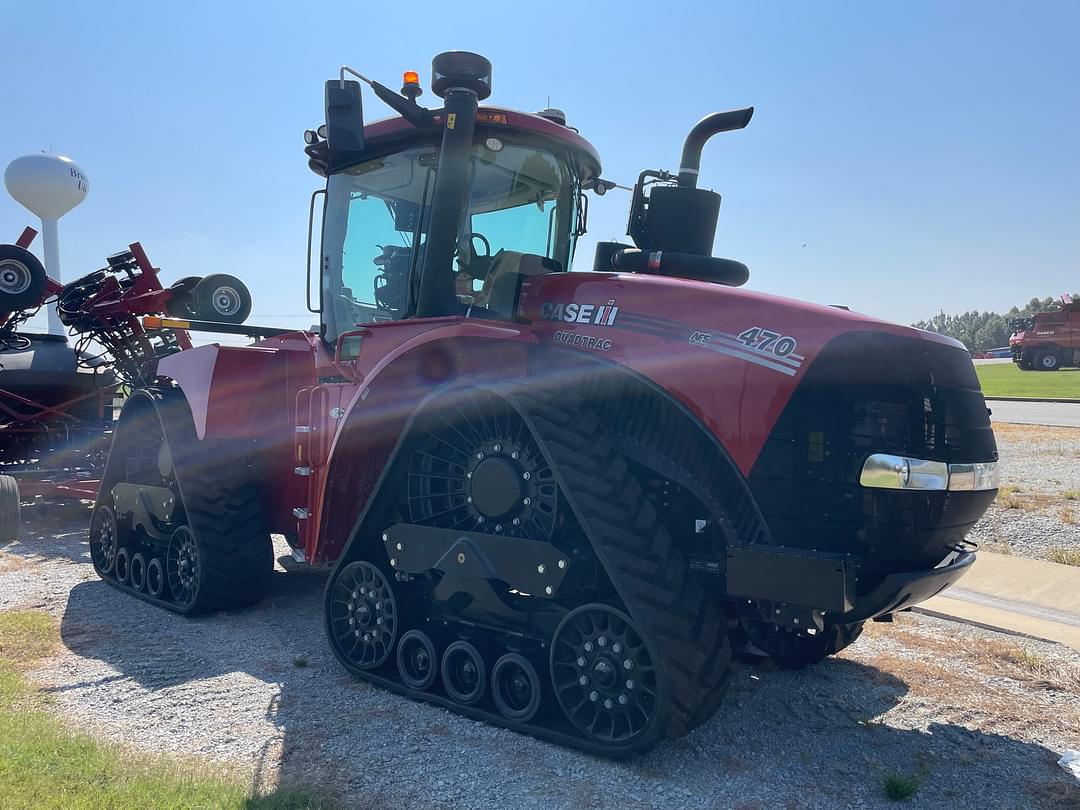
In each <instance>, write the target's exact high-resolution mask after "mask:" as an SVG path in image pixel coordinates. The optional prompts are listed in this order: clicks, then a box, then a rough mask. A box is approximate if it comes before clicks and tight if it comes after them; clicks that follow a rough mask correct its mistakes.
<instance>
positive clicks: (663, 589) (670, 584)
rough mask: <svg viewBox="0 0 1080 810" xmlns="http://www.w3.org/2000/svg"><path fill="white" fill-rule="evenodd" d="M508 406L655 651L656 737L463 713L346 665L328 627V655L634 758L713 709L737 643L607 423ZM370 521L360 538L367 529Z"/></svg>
mask: <svg viewBox="0 0 1080 810" xmlns="http://www.w3.org/2000/svg"><path fill="white" fill-rule="evenodd" d="M511 400H512V402H513V404H514V405H515V407H516V408H517V409H518V411H519V412H520V413H521V415H522V417H523V418H524V419H525V421H526V424H527V425H528V426H529V428H530V430H531V431H532V432H533V435H534V436H535V437H536V438H537V441H538V443H539V445H540V447H541V449H542V450H543V452H544V453H545V455H546V456H547V457H548V460H549V462H550V463H551V464H552V468H553V469H554V471H555V475H556V477H557V479H558V482H559V486H560V488H561V490H562V492H563V493H564V495H565V496H566V498H567V500H568V501H569V502H570V505H571V508H572V509H573V510H574V512H575V514H576V515H577V516H578V518H579V520H580V523H581V525H582V527H583V529H584V530H585V533H586V535H587V536H588V539H589V540H590V542H591V544H592V546H593V549H594V551H595V553H596V555H597V557H598V558H599V559H600V561H601V563H602V564H603V565H604V567H605V569H606V573H607V575H608V577H609V578H610V579H611V581H612V583H613V585H614V586H615V588H616V591H617V593H618V595H619V597H620V599H621V601H622V602H623V604H624V606H625V608H626V610H627V612H628V613H629V614H630V616H631V617H632V618H633V620H634V623H635V624H636V625H637V630H638V631H639V632H640V633H642V635H643V636H645V637H646V639H647V641H648V644H649V646H650V648H651V649H653V650H655V651H657V653H658V658H659V660H658V662H657V664H658V667H659V668H661V669H662V670H663V672H664V675H665V677H666V679H667V687H668V688H667V696H668V699H667V705H666V707H665V708H664V710H663V711H664V712H665V714H666V717H663V718H661V723H660V724H659V725H658V729H657V732H658V733H656V734H653V735H650V736H649V737H647V738H644V739H641V740H640V741H635V742H633V743H630V744H628V745H622V746H616V745H607V744H603V743H598V742H596V741H595V740H592V739H586V738H584V737H583V736H580V735H578V734H576V733H567V732H566V731H563V730H561V729H559V728H548V727H545V726H542V725H538V724H537V723H538V722H540V721H543V719H544V712H543V711H541V713H540V714H538V715H537V716H536V717H535V718H534V719H533V721H532V722H529V723H519V722H515V721H512V720H509V719H507V718H505V717H503V716H502V715H500V714H496V713H494V712H490V711H486V710H484V709H482V708H478V707H475V706H463V705H461V704H459V703H456V702H454V701H452V700H450V699H448V698H446V697H444V696H443V695H441V694H436V693H433V692H430V691H417V690H414V689H410V688H408V687H406V686H404V685H403V684H402V683H401V682H400V681H399V680H397V678H396V676H395V677H394V678H388V677H384V676H382V675H378V674H375V673H374V672H371V671H362V670H358V669H357V668H355V667H352V666H350V662H349V661H348V660H346V659H345V658H344V656H342V655H341V654H340V652H339V651H338V649H337V647H336V645H335V644H334V643H333V641H332V633H330V632H329V627H328V636H329V637H331V648H332V649H333V650H334V653H335V655H336V656H337V657H338V659H339V660H340V661H341V663H342V664H343V665H344V666H345V667H346V668H347V669H348V670H349V671H350V672H352V673H353V674H354V675H356V676H357V677H359V678H361V679H363V680H366V681H370V682H372V683H375V684H377V685H379V686H382V687H383V688H386V689H390V690H392V691H394V692H397V693H398V694H402V695H406V696H408V697H411V698H414V699H416V700H422V701H425V702H427V703H432V704H435V705H437V706H442V707H444V708H447V709H450V710H452V711H455V712H458V713H459V714H463V715H465V716H467V717H470V718H473V719H476V720H483V721H485V722H488V723H490V724H492V725H496V726H502V727H504V728H509V729H512V730H514V731H517V732H519V733H523V734H528V735H530V736H534V737H539V738H541V739H545V740H550V741H552V742H555V743H558V744H560V745H564V746H568V747H573V748H577V749H580V750H583V751H586V752H588V753H590V754H594V755H597V756H603V757H608V758H615V759H621V758H626V757H630V756H633V755H635V754H638V753H641V752H642V751H644V750H646V749H648V748H649V747H651V746H652V745H655V744H656V743H657V742H659V740H660V739H662V737H663V736H667V737H677V736H681V735H683V734H685V733H687V732H688V731H689V730H691V729H693V728H694V727H696V726H698V725H700V724H701V723H703V722H704V721H706V720H708V719H709V718H710V717H711V716H712V715H713V714H714V713H715V712H716V709H717V707H718V706H719V704H720V701H721V699H722V697H723V693H724V690H725V687H726V685H727V681H728V677H729V675H730V672H731V644H730V641H729V638H728V628H727V622H726V619H725V616H724V613H723V611H722V609H721V607H720V606H719V605H718V604H716V603H715V602H713V601H710V600H708V599H706V597H705V593H704V591H703V589H702V588H701V586H700V584H699V583H698V582H697V580H696V578H695V577H694V576H693V575H692V573H691V571H690V568H689V564H688V562H687V560H686V558H685V556H684V555H683V553H682V552H681V551H680V550H679V548H678V547H677V545H676V544H675V542H674V541H673V539H672V537H671V535H670V534H669V533H668V531H667V529H666V527H665V526H664V524H663V521H661V520H660V516H659V515H658V514H657V512H656V511H655V509H654V508H653V506H652V504H651V503H650V501H649V499H648V498H647V496H646V493H645V491H644V489H643V487H642V485H641V483H640V482H639V481H638V479H637V477H636V476H635V475H634V473H633V471H632V470H631V468H630V466H629V465H628V464H627V462H626V460H625V458H624V457H623V456H622V454H621V453H620V452H619V450H618V447H617V443H616V441H615V440H614V439H613V438H612V437H611V436H610V435H608V434H607V433H606V431H605V430H604V427H603V420H602V418H601V417H600V416H599V415H598V414H597V413H596V411H595V410H594V409H593V408H592V407H591V406H590V405H589V404H588V402H587V401H584V400H581V399H574V398H573V397H572V396H568V395H566V394H565V393H562V394H559V395H558V396H557V398H556V397H555V396H554V395H552V396H544V395H543V394H528V395H522V394H521V392H520V391H515V392H514V395H513V396H512V397H511ZM395 462H398V463H400V459H398V458H396V457H395V458H392V460H391V462H390V463H391V464H393V463H395ZM383 480H384V481H386V480H392V476H385V475H384V479H383ZM373 500H376V499H375V498H373ZM364 523H366V521H362V522H361V527H360V531H361V532H362V533H363V532H364V531H365V529H366V528H367V527H366V526H364V525H363V524H364ZM352 557H353V555H349V554H348V552H347V550H346V554H344V555H343V557H342V560H341V561H340V562H339V567H338V569H337V571H335V576H332V577H331V579H330V581H329V582H328V583H327V590H326V593H327V605H329V596H330V594H331V593H332V591H333V586H334V582H335V580H336V574H337V572H338V571H340V570H341V569H342V568H343V567H344V565H345V563H347V562H349V561H351V559H352ZM421 629H423V628H421ZM549 641H550V640H549Z"/></svg>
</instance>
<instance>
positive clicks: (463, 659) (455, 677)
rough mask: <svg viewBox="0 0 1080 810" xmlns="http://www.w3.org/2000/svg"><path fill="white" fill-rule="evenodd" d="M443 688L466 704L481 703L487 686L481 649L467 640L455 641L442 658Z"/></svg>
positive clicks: (452, 696)
mask: <svg viewBox="0 0 1080 810" xmlns="http://www.w3.org/2000/svg"><path fill="white" fill-rule="evenodd" d="M442 679H443V688H444V689H445V690H446V694H448V695H449V696H450V697H451V698H453V699H454V700H456V701H457V702H458V703H461V704H462V705H464V706H471V705H473V704H474V703H479V702H480V698H482V697H483V696H484V689H485V688H486V687H487V667H485V666H484V659H483V658H482V657H481V655H480V651H479V650H478V649H476V647H474V646H473V645H472V644H470V643H469V642H467V641H455V642H454V643H453V644H451V645H450V646H449V647H447V648H446V652H444V653H443V659H442Z"/></svg>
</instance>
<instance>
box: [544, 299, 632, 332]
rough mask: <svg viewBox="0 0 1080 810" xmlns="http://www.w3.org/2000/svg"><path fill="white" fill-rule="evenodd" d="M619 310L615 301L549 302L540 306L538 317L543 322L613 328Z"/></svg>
mask: <svg viewBox="0 0 1080 810" xmlns="http://www.w3.org/2000/svg"><path fill="white" fill-rule="evenodd" d="M618 314H619V308H618V307H617V306H615V299H614V298H612V299H610V300H609V301H608V302H607V303H606V304H603V305H601V306H598V305H596V304H579V303H577V302H576V301H575V302H572V303H569V304H561V303H559V304H557V303H552V302H550V301H548V302H545V303H544V304H541V305H540V317H541V318H543V319H544V320H545V321H565V322H566V323H591V324H595V325H596V326H614V324H615V318H616V316H617V315H618Z"/></svg>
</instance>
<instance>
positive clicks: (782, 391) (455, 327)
mask: <svg viewBox="0 0 1080 810" xmlns="http://www.w3.org/2000/svg"><path fill="white" fill-rule="evenodd" d="M346 73H351V74H352V75H353V76H355V77H357V78H359V79H360V80H361V81H362V82H364V83H366V84H369V85H370V86H371V88H372V89H373V91H374V93H375V94H376V96H378V97H379V98H380V99H382V100H383V101H384V102H386V103H387V104H388V105H389V106H390V107H392V108H393V109H394V111H395V112H396V113H397V115H396V116H395V117H393V118H389V119H387V120H382V121H378V122H376V123H372V124H370V125H367V126H364V125H363V122H362V117H361V102H360V98H361V94H360V90H361V87H360V82H357V81H354V80H346V78H345V77H346ZM433 73H434V79H433V82H432V90H433V91H434V93H435V95H437V96H439V97H440V98H441V99H442V101H443V106H442V107H441V109H438V110H429V109H425V108H424V107H421V106H420V105H418V104H417V103H416V97H417V96H418V95H419V93H420V88H419V85H418V83H417V81H416V79H415V74H406V83H405V86H404V88H403V89H402V92H401V93H400V94H399V93H395V92H393V91H392V90H390V89H388V88H387V87H385V86H383V85H381V84H379V83H377V82H371V81H369V80H368V79H365V78H364V77H362V76H359V74H356V73H355V72H353V71H351V70H349V69H344V68H343V70H342V74H341V78H340V79H334V80H332V81H330V82H327V84H326V123H325V125H324V126H323V127H319V129H318V130H315V131H309V132H308V133H307V136H306V140H307V143H308V146H307V148H306V153H307V155H308V158H309V162H310V166H311V168H312V169H313V171H314V172H315V173H316V174H318V175H320V176H321V177H325V178H326V188H325V190H320V191H318V192H316V196H313V198H312V210H313V211H314V209H315V207H316V202H317V200H318V197H319V196H322V197H323V201H322V206H323V217H322V236H321V261H320V263H319V268H320V270H319V284H318V289H319V293H318V296H317V302H310V303H309V306H310V307H311V309H312V310H313V311H316V312H318V313H319V316H320V326H319V330H318V332H293V333H290V334H283V335H276V336H273V337H269V338H267V339H263V340H260V341H257V342H256V343H255V345H253V346H251V347H226V346H216V345H208V346H201V347H198V348H194V349H187V350H184V351H181V352H178V353H175V354H171V355H169V356H167V357H164V358H162V359H161V360H160V361H159V363H158V364H157V377H156V379H154V380H153V381H152V382H150V383H149V384H147V385H145V386H143V387H141V388H139V389H138V390H136V391H134V392H133V393H132V395H131V396H130V397H129V398H128V400H127V403H126V405H125V407H124V409H123V412H122V414H121V416H120V419H119V422H118V427H117V430H116V433H115V438H114V441H113V446H112V450H111V455H110V458H109V461H108V465H107V468H106V470H105V475H104V479H103V481H102V485H101V490H100V492H99V494H98V499H97V504H96V511H95V513H94V516H93V522H92V529H91V536H90V537H91V540H90V543H91V555H92V558H93V561H94V565H95V566H96V568H97V570H98V572H99V573H100V575H101V576H102V577H103V578H104V579H105V580H106V581H108V582H109V583H111V584H113V585H115V586H116V587H118V588H121V589H123V590H126V591H128V592H130V593H132V594H133V595H135V596H138V597H140V598H142V599H146V600H149V601H151V602H153V603H154V604H157V605H160V606H162V607H165V608H168V609H170V610H175V611H178V612H181V613H197V612H202V611H210V610H218V609H227V608H235V607H240V606H243V605H248V604H251V603H253V602H255V601H256V600H258V599H259V598H260V597H261V596H262V595H263V593H264V590H265V588H266V587H267V583H268V579H269V578H270V576H271V570H272V563H273V559H272V557H273V552H272V545H271V540H270V534H271V533H272V532H276V533H281V534H284V535H285V536H286V537H287V538H288V539H289V541H290V543H291V544H292V545H293V547H294V549H295V551H294V556H296V557H297V558H299V559H304V560H307V561H310V562H312V563H325V562H331V561H333V562H335V565H334V567H333V570H332V573H331V574H330V577H329V581H328V583H327V587H326V594H325V626H326V633H327V636H328V638H329V642H330V645H331V647H332V649H333V651H334V653H335V654H336V656H337V657H338V659H339V660H340V661H341V663H342V665H343V666H345V667H346V668H347V669H348V670H349V671H350V672H352V673H354V674H355V675H356V676H358V677H360V678H362V679H364V680H367V681H370V682H372V683H376V684H379V685H380V686H383V687H385V688H387V689H391V690H393V691H396V692H399V693H401V694H404V695H408V696H410V697H413V698H417V699H421V700H426V701H429V702H432V703H435V704H438V705H441V706H445V707H447V708H450V709H452V710H454V711H457V712H460V713H462V714H465V715H467V716H469V717H472V718H475V719H478V720H484V721H487V722H490V723H494V724H498V725H502V726H506V727H508V728H512V729H516V730H518V731H521V732H523V733H527V734H532V735H536V736H539V737H542V738H545V739H549V740H553V741H556V742H558V743H562V744H565V745H571V746H576V747H579V748H582V749H585V750H587V751H590V752H593V753H597V754H601V755H605V756H627V755H630V754H632V753H635V752H638V751H641V750H644V749H645V748H647V747H648V746H650V745H651V744H653V743H655V742H656V741H658V740H660V739H662V738H664V737H675V736H678V735H682V734H685V733H687V732H688V731H689V730H690V729H692V728H694V727H695V726H697V725H699V724H701V723H702V722H704V721H705V720H707V719H708V718H709V717H710V716H711V715H712V714H713V713H714V712H715V711H716V709H717V706H718V704H719V702H720V700H721V696H722V693H723V691H724V687H725V682H726V680H727V678H728V675H729V671H730V661H731V656H732V648H733V645H739V646H749V645H753V646H754V647H756V648H758V651H759V652H764V653H766V654H768V655H770V656H773V657H774V658H775V659H776V660H777V661H778V662H779V663H780V664H781V665H785V666H793V667H794V666H802V665H806V664H809V663H813V662H815V661H818V660H820V659H822V658H824V657H825V656H827V655H830V654H832V653H835V652H837V651H838V650H840V649H842V648H844V647H845V646H846V645H848V644H850V643H851V642H852V641H853V640H854V639H855V638H856V637H858V635H859V633H860V631H861V628H862V626H863V623H864V622H866V621H867V620H869V619H874V618H884V619H887V618H888V617H889V616H890V615H891V614H893V613H894V612H896V611H899V610H902V609H906V608H908V607H910V606H912V605H914V604H916V603H918V602H920V601H922V600H924V599H926V598H928V597H930V596H932V595H934V594H936V593H938V592H939V591H941V590H942V589H944V588H946V587H948V586H949V585H950V584H952V583H953V582H955V581H956V580H957V579H958V578H959V577H960V576H961V575H962V574H963V573H964V572H965V571H966V570H967V568H968V567H969V566H970V565H971V563H972V562H973V560H974V554H973V547H972V546H971V545H970V544H968V543H966V542H965V539H964V537H965V534H966V533H967V531H968V529H969V528H970V527H971V525H972V524H973V523H974V522H975V521H976V520H977V519H978V518H979V516H980V515H981V514H982V513H983V511H984V510H985V509H986V508H987V506H988V505H989V503H990V502H991V501H992V500H993V498H994V494H995V487H996V485H997V484H996V461H997V450H996V447H995V443H994V436H993V433H992V432H991V429H990V423H989V420H988V416H987V410H986V405H985V402H984V401H983V397H982V394H981V393H980V390H979V383H978V380H977V379H976V376H975V371H974V368H973V366H972V363H971V360H970V358H969V356H968V353H967V351H966V350H965V349H964V347H963V346H962V345H961V344H960V343H958V342H956V341H954V340H951V339H949V338H945V337H941V336H938V335H934V334H930V333H927V332H922V331H918V330H915V329H911V328H908V327H905V326H897V325H893V324H889V323H883V322H881V321H877V320H874V319H873V318H869V317H867V316H864V315H859V314H856V313H853V312H848V311H844V310H842V309H837V308H830V307H822V306H815V305H810V304H806V303H801V302H798V301H792V300H787V299H783V298H778V297H775V296H770V295H763V294H761V293H756V292H752V291H748V290H744V289H740V288H739V285H741V284H742V283H743V282H745V281H746V279H747V275H748V271H747V269H746V267H745V266H744V265H742V264H740V263H738V262H734V261H730V260H726V259H716V258H712V257H711V256H710V255H709V253H710V252H711V247H712V243H713V236H714V232H715V228H716V222H717V216H718V213H719V206H720V197H719V195H718V194H715V193H713V192H711V191H705V190H702V189H698V188H697V183H696V180H697V175H698V167H699V161H700V157H701V151H702V147H703V145H704V143H705V142H706V140H707V139H708V138H709V137H710V136H711V135H713V134H715V133H717V132H722V131H727V130H732V129H739V128H742V127H744V126H745V125H746V124H747V123H748V122H749V119H750V115H751V111H750V110H741V111H735V112H729V113H720V114H716V115H711V116H708V117H706V118H704V119H702V121H701V122H699V123H698V124H697V126H695V127H694V128H693V130H692V131H691V133H690V135H689V137H688V138H687V140H686V144H685V147H684V150H683V155H682V162H681V165H680V169H679V171H678V172H677V173H668V172H665V171H646V172H643V173H642V174H641V176H640V178H639V180H638V183H637V186H636V188H635V190H634V196H633V202H632V204H631V215H630V225H629V234H630V236H631V237H632V238H633V242H634V246H631V245H622V244H613V243H603V244H601V245H600V246H599V247H598V249H597V256H596V262H595V267H594V269H593V272H566V271H567V270H568V269H569V267H570V262H571V258H572V257H573V254H574V246H575V242H576V240H577V239H578V237H580V236H581V235H582V234H583V233H584V232H585V227H586V215H587V213H588V206H587V202H586V192H587V191H592V192H595V193H598V194H599V193H603V192H605V191H607V190H608V189H609V188H610V187H611V186H612V185H613V184H612V183H610V182H609V181H606V180H603V179H601V176H600V159H599V157H598V155H597V152H596V150H595V149H594V148H593V147H592V145H590V144H589V143H588V142H587V141H586V140H585V139H584V138H582V137H581V136H580V135H579V134H578V133H577V131H576V130H574V129H572V128H570V127H568V126H567V125H566V124H565V120H564V118H563V117H562V116H561V115H560V114H558V113H557V112H556V111H551V110H548V111H544V112H543V113H541V114H536V115H533V114H528V113H523V112H517V111H514V110H508V109H501V108H496V107H487V106H485V107H480V106H478V103H479V102H480V101H482V100H484V99H485V98H486V97H487V96H488V95H489V93H490V87H491V81H490V64H489V63H488V61H487V60H486V59H484V58H483V57H480V56H477V55H475V54H469V53H463V52H451V53H444V54H441V55H439V56H437V57H436V58H435V60H434V62H433Z"/></svg>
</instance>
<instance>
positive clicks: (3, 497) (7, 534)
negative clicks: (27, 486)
mask: <svg viewBox="0 0 1080 810" xmlns="http://www.w3.org/2000/svg"><path fill="white" fill-rule="evenodd" d="M21 522H22V515H21V512H20V510H19V482H18V481H16V480H15V479H14V478H12V477H11V476H10V475H0V543H14V542H15V541H16V540H18V539H19V524H20V523H21Z"/></svg>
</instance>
